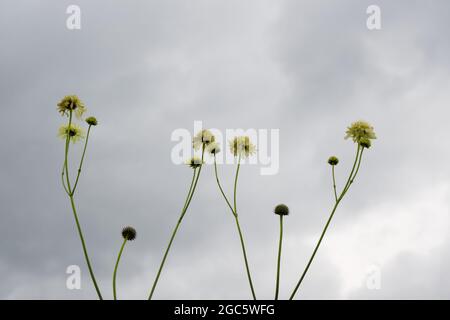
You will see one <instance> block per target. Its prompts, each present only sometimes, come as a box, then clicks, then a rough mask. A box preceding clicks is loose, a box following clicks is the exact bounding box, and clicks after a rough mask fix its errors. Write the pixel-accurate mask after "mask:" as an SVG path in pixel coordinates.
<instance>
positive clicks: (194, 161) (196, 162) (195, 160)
mask: <svg viewBox="0 0 450 320" xmlns="http://www.w3.org/2000/svg"><path fill="white" fill-rule="evenodd" d="M186 164H187V165H188V166H189V167H191V168H192V169H197V168H198V167H200V166H201V165H202V164H203V161H202V159H201V158H199V157H196V156H194V157H192V158H190V159H189V160H188V161H186Z"/></svg>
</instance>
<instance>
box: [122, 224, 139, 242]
mask: <svg viewBox="0 0 450 320" xmlns="http://www.w3.org/2000/svg"><path fill="white" fill-rule="evenodd" d="M122 237H123V238H124V239H127V240H128V241H133V240H134V239H136V229H134V228H133V227H125V228H123V229H122Z"/></svg>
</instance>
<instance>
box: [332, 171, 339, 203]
mask: <svg viewBox="0 0 450 320" xmlns="http://www.w3.org/2000/svg"><path fill="white" fill-rule="evenodd" d="M334 167H335V166H334V165H332V166H331V172H332V176H333V190H334V199H335V200H336V201H337V200H338V197H337V191H336V178H335V176H334Z"/></svg>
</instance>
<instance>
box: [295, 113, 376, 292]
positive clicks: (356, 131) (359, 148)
mask: <svg viewBox="0 0 450 320" xmlns="http://www.w3.org/2000/svg"><path fill="white" fill-rule="evenodd" d="M348 138H351V139H352V140H353V142H355V143H356V155H355V160H354V162H353V166H352V169H351V171H350V174H349V176H348V178H347V181H346V182H345V185H344V188H343V189H342V191H341V192H340V194H339V196H338V193H337V192H336V180H335V176H334V167H335V166H336V165H337V164H338V162H339V160H338V158H336V157H334V156H332V157H330V158H329V159H328V163H329V164H330V165H331V167H332V179H333V191H334V196H335V203H334V206H333V208H332V210H331V213H330V216H329V218H328V220H327V222H326V224H325V227H324V228H323V230H322V233H321V235H320V237H319V241H318V242H317V244H316V246H315V248H314V251H313V253H312V255H311V257H310V259H309V261H308V263H307V265H306V267H305V269H304V271H303V273H302V274H301V276H300V279H299V281H298V282H297V285H296V286H295V288H294V290H293V292H292V294H291V296H290V298H289V300H292V299H294V297H295V295H296V293H297V291H298V289H299V288H300V285H301V284H302V282H303V280H304V278H305V276H306V274H307V272H308V270H309V268H310V266H311V264H312V262H313V260H314V257H315V256H316V253H317V251H318V250H319V247H320V244H321V243H322V240H323V238H324V236H325V233H326V232H327V230H328V227H329V225H330V223H331V220H332V219H333V216H334V214H335V212H336V209H337V208H338V206H339V204H340V203H341V201H342V199H343V198H344V196H345V195H346V194H347V192H348V190H349V189H350V186H351V185H352V184H353V182H354V180H355V178H356V176H357V174H358V171H359V168H360V165H361V160H362V156H363V153H364V150H365V149H368V148H370V146H371V140H372V139H376V136H375V132H374V131H373V127H372V126H371V125H370V124H369V123H367V122H365V121H357V122H354V123H352V124H351V126H350V127H348V128H347V132H346V136H345V139H348Z"/></svg>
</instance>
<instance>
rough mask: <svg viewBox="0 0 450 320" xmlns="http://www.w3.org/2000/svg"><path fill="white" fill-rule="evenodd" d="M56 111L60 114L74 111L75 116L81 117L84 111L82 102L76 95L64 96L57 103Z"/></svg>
mask: <svg viewBox="0 0 450 320" xmlns="http://www.w3.org/2000/svg"><path fill="white" fill-rule="evenodd" d="M58 111H59V113H61V115H63V116H64V115H68V114H69V113H70V111H73V112H75V116H76V117H77V118H78V119H81V117H82V116H83V113H84V112H85V111H86V107H85V106H84V103H83V102H81V100H80V99H79V98H78V97H77V96H76V95H70V96H65V97H64V98H63V99H62V100H61V101H60V102H59V103H58Z"/></svg>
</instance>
